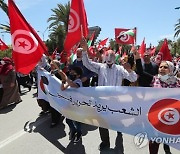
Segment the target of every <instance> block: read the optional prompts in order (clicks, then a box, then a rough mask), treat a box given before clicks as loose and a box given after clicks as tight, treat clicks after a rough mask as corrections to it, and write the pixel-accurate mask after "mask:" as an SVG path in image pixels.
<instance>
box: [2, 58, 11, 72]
mask: <svg viewBox="0 0 180 154" xmlns="http://www.w3.org/2000/svg"><path fill="white" fill-rule="evenodd" d="M13 69H14V66H13V61H12V60H11V59H10V58H8V57H4V58H3V59H2V60H1V64H0V75H7V74H8V73H9V72H10V71H11V70H13Z"/></svg>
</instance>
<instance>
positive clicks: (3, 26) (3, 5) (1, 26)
mask: <svg viewBox="0 0 180 154" xmlns="http://www.w3.org/2000/svg"><path fill="white" fill-rule="evenodd" d="M0 8H1V9H2V10H3V11H4V13H5V14H6V15H7V16H8V6H7V4H6V3H5V2H4V0H0ZM8 17H9V16H8ZM0 29H2V30H3V32H5V33H10V26H9V24H0Z"/></svg>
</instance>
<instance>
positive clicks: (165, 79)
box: [159, 74, 170, 82]
mask: <svg viewBox="0 0 180 154" xmlns="http://www.w3.org/2000/svg"><path fill="white" fill-rule="evenodd" d="M169 77H170V76H169V74H166V75H159V79H160V80H161V81H163V82H166V81H167V80H168V79H169Z"/></svg>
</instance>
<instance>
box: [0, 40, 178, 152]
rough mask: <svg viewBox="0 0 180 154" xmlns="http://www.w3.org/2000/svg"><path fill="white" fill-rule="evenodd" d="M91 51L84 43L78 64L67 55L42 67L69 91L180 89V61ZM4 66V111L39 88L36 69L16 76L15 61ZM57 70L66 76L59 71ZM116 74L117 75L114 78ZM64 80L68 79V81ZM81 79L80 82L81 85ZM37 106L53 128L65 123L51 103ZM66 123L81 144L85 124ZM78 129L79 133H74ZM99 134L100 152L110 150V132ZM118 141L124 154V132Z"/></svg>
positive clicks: (0, 98) (0, 71)
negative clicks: (23, 95) (114, 88)
mask: <svg viewBox="0 0 180 154" xmlns="http://www.w3.org/2000/svg"><path fill="white" fill-rule="evenodd" d="M91 50H92V51H89V49H88V48H87V44H85V43H84V42H83V41H82V42H81V48H78V49H77V50H76V59H75V60H74V61H72V59H71V58H70V56H68V54H67V53H66V52H62V53H61V54H60V55H59V54H58V55H57V56H55V58H54V60H53V61H49V59H48V57H47V56H45V55H43V57H42V58H41V60H40V62H39V63H38V67H40V68H43V69H44V70H46V71H48V72H50V73H51V74H53V75H55V76H56V77H57V78H58V79H59V80H62V84H67V87H68V86H70V87H73V86H75V87H77V88H78V87H81V86H83V87H92V86H121V85H122V86H140V87H156V88H179V87H180V57H173V60H172V61H171V62H170V61H166V60H165V61H164V60H161V62H159V63H156V60H155V59H156V58H154V57H153V56H152V55H151V53H150V52H149V51H148V50H146V51H145V52H144V54H143V55H140V54H139V53H138V52H137V50H136V49H135V48H132V49H131V51H129V52H127V53H126V52H124V53H126V54H124V53H123V54H122V53H118V52H115V51H113V50H111V49H110V48H106V47H103V48H101V49H99V50H98V49H97V48H96V47H93V48H91ZM0 62H1V63H0V109H1V108H4V107H6V106H8V105H9V104H13V103H16V104H17V103H20V102H21V101H22V100H21V95H22V94H23V91H22V90H21V89H22V87H24V88H27V90H28V91H31V88H32V86H33V85H34V87H37V72H36V68H35V69H34V70H33V71H32V72H31V73H30V74H28V75H25V74H22V73H20V72H16V71H15V68H14V64H13V61H12V59H10V58H7V57H4V58H3V59H1V60H0ZM55 65H56V67H55ZM57 66H58V68H59V69H60V71H61V72H62V74H61V73H59V70H57ZM79 68H80V70H79ZM81 71H82V72H81ZM112 74H116V75H115V76H113V77H112ZM64 77H66V78H65V79H64ZM77 79H79V80H80V81H79V80H78V81H77ZM70 81H72V83H71V82H70ZM81 82H82V85H81ZM65 87H66V86H65ZM24 88H23V89H24ZM65 89H66V88H65ZM65 89H64V90H65ZM28 91H27V92H28ZM37 102H38V105H39V106H40V107H41V108H42V112H41V113H40V116H41V115H43V114H46V113H50V114H51V119H52V121H51V124H50V127H51V128H53V127H55V126H57V125H58V124H59V123H62V122H63V120H64V118H65V117H64V116H63V115H62V114H61V113H59V112H58V111H56V110H55V109H54V108H52V107H51V106H50V103H49V102H47V101H45V100H41V99H37ZM66 122H67V124H68V125H69V127H70V132H69V139H70V140H71V141H74V142H78V141H79V140H80V139H81V126H80V125H81V124H80V123H79V122H78V123H76V122H74V121H71V120H69V119H67V120H66ZM74 126H75V129H76V132H75V131H73V130H74V129H73V128H74ZM99 133H100V137H101V141H102V142H101V143H100V146H99V150H104V149H107V148H109V147H110V141H109V132H108V130H107V129H104V128H99ZM77 134H78V136H77ZM116 141H117V142H116V149H117V151H120V152H121V153H124V148H123V137H122V133H121V132H117V139H116ZM158 147H159V144H158V143H152V142H149V151H150V154H154V153H158ZM164 150H165V152H166V154H170V153H171V152H170V148H169V146H168V145H164Z"/></svg>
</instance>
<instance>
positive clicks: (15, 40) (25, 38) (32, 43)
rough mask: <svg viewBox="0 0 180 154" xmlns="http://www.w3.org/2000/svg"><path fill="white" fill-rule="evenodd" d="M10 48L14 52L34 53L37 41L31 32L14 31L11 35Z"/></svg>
mask: <svg viewBox="0 0 180 154" xmlns="http://www.w3.org/2000/svg"><path fill="white" fill-rule="evenodd" d="M12 46H13V50H14V51H15V52H19V53H23V54H30V53H32V52H35V51H36V49H37V47H38V41H37V39H36V38H35V37H34V35H33V34H32V33H31V32H29V31H26V30H16V31H15V32H14V33H13V34H12Z"/></svg>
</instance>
